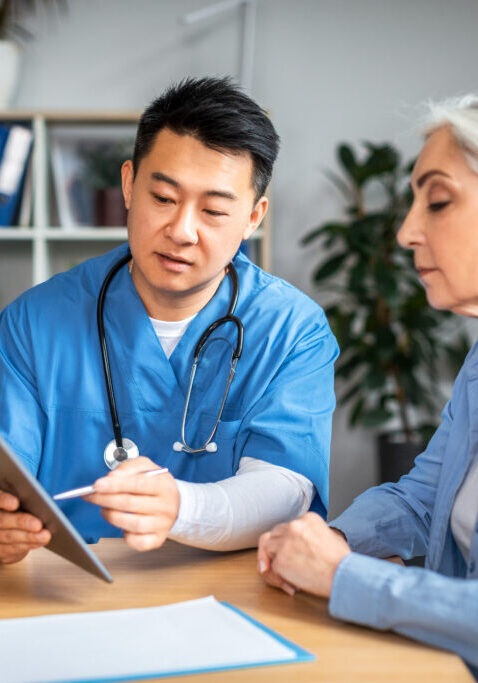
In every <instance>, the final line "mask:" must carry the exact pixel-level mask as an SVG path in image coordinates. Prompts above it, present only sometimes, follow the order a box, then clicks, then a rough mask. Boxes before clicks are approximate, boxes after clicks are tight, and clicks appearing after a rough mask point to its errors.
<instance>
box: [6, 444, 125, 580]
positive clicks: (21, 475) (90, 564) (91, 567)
mask: <svg viewBox="0 0 478 683" xmlns="http://www.w3.org/2000/svg"><path fill="white" fill-rule="evenodd" d="M0 490H1V491H6V492H7V493H12V494H13V495H15V496H17V498H19V499H20V501H21V506H20V509H21V510H23V511H25V512H30V513H31V514H32V515H35V517H38V518H39V519H41V520H42V522H43V524H44V525H45V527H46V528H47V529H48V531H50V532H51V535H52V537H51V541H50V543H49V544H48V545H47V546H46V547H47V548H48V550H51V551H52V552H54V553H57V554H58V555H61V556H62V557H64V558H65V559H66V560H69V561H70V562H73V563H74V564H76V565H78V566H79V567H81V568H82V569H85V570H86V571H87V572H90V573H91V574H94V575H95V576H98V577H99V578H100V579H104V580H105V581H108V582H111V581H113V579H112V577H111V575H110V574H109V572H108V570H107V569H106V567H104V566H103V564H102V563H101V562H100V560H99V559H98V558H97V557H96V555H95V554H94V553H93V552H92V551H91V550H90V548H89V547H88V546H87V544H86V543H85V541H84V540H83V538H82V537H81V536H80V534H79V533H78V532H77V530H76V529H75V528H74V526H73V525H72V524H71V523H70V522H69V520H68V519H67V518H66V517H65V515H64V514H63V512H62V511H61V510H60V508H59V507H58V506H57V505H56V503H55V502H54V501H53V500H52V498H51V497H50V496H49V495H48V493H47V492H46V491H45V489H44V488H43V486H42V485H41V484H40V483H39V482H38V481H37V480H36V479H35V477H33V476H32V475H31V474H30V472H29V471H28V470H27V468H26V467H25V466H24V465H23V463H22V462H21V461H20V459H19V458H17V457H16V455H15V454H14V453H13V451H12V449H11V448H10V447H9V446H8V444H7V443H6V442H5V440H4V439H2V437H1V436H0Z"/></svg>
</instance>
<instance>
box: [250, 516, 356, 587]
mask: <svg viewBox="0 0 478 683" xmlns="http://www.w3.org/2000/svg"><path fill="white" fill-rule="evenodd" d="M350 552H351V550H350V548H349V546H348V544H347V541H346V540H345V537H344V535H343V534H342V533H341V532H340V531H338V530H337V529H331V528H330V527H329V526H328V525H327V524H326V522H324V520H323V519H322V518H321V517H319V515H316V514H315V513H313V512H308V513H307V514H305V515H303V517H299V518H298V519H295V520H294V521H293V522H290V523H289V524H279V525H278V526H276V527H274V528H273V529H272V530H271V531H269V532H267V533H266V534H262V536H261V537H260V539H259V548H258V552H257V560H258V569H259V573H260V574H261V575H262V576H263V577H264V579H265V581H266V582H267V583H268V584H270V585H271V586H276V587H277V588H282V590H284V591H285V592H286V593H289V594H290V595H293V594H294V593H295V591H296V590H298V589H300V590H305V591H308V592H309V593H314V594H315V595H319V596H320V597H324V598H328V597H329V596H330V592H331V590H332V582H333V579H334V574H335V571H336V569H337V567H338V566H339V564H340V562H341V561H342V560H343V559H344V557H346V556H347V555H348V554H349V553H350Z"/></svg>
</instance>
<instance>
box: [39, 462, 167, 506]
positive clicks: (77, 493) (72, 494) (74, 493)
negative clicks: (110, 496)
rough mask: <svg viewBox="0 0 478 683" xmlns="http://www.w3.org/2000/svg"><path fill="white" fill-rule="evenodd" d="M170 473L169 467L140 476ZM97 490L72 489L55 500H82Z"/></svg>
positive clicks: (91, 487)
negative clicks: (81, 498) (82, 497)
mask: <svg viewBox="0 0 478 683" xmlns="http://www.w3.org/2000/svg"><path fill="white" fill-rule="evenodd" d="M166 472H169V470H168V468H167V467H160V468H159V469H157V470H146V471H145V472H139V473H138V474H144V475H145V476H146V477H155V476H156V475H157V474H165V473H166ZM95 492H96V489H95V487H94V486H82V487H81V488H79V489H71V490H70V491H64V492H63V493H57V494H56V496H53V500H66V499H67V498H80V497H81V496H87V495H88V494H89V493H95Z"/></svg>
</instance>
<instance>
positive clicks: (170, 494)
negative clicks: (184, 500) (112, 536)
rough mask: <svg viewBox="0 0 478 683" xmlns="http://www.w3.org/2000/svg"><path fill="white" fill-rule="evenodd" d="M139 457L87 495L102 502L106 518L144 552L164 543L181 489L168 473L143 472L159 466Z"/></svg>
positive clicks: (97, 481)
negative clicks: (155, 475) (150, 475)
mask: <svg viewBox="0 0 478 683" xmlns="http://www.w3.org/2000/svg"><path fill="white" fill-rule="evenodd" d="M157 468H158V465H157V464H156V463H154V462H153V461H152V460H150V459H149V458H145V457H143V456H140V457H139V458H135V459H134V460H127V461H126V462H123V463H121V465H118V467H116V469H114V470H113V471H112V472H110V473H109V474H108V475H107V476H106V477H102V478H101V479H97V480H96V481H95V483H94V487H95V489H96V493H92V494H90V495H88V496H85V500H87V501H88V502H90V503H95V504H96V505H100V506H101V508H102V510H101V514H102V515H103V517H104V518H105V519H106V520H107V521H108V522H109V523H110V524H113V526H116V527H118V528H120V529H123V531H124V538H125V541H126V543H127V544H128V545H129V546H131V547H132V548H134V549H135V550H139V551H144V550H152V549H153V548H159V547H160V546H161V545H163V543H164V541H165V540H166V538H167V535H168V533H169V531H170V529H171V527H172V526H173V524H174V522H175V521H176V518H177V516H178V512H179V500H180V498H179V491H178V488H177V486H176V482H175V480H174V477H173V476H172V475H171V474H169V472H165V473H164V474H161V475H159V476H157V477H146V476H144V474H141V473H142V472H147V471H148V470H154V469H157Z"/></svg>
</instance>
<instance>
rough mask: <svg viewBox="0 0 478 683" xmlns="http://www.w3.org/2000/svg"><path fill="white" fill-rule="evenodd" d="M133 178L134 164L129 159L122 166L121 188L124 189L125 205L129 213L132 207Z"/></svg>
mask: <svg viewBox="0 0 478 683" xmlns="http://www.w3.org/2000/svg"><path fill="white" fill-rule="evenodd" d="M133 176H134V174H133V162H132V161H131V159H128V161H125V162H124V164H123V165H122V166H121V187H122V189H123V197H124V205H125V207H126V208H127V209H128V211H129V209H130V206H131V195H132V194H133V181H134V177H133Z"/></svg>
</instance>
